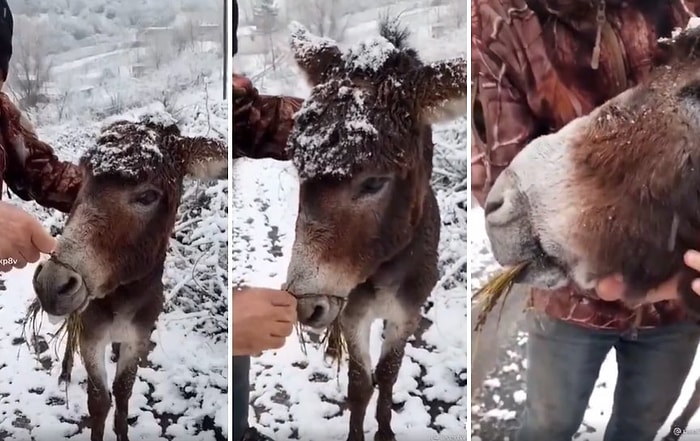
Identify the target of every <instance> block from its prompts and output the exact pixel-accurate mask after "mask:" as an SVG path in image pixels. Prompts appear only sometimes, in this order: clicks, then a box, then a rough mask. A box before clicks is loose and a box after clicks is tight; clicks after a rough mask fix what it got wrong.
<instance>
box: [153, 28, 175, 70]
mask: <svg viewBox="0 0 700 441" xmlns="http://www.w3.org/2000/svg"><path fill="white" fill-rule="evenodd" d="M146 58H147V60H148V61H150V64H151V65H152V66H153V67H154V68H155V69H160V68H161V67H163V65H164V64H166V63H167V62H169V61H172V60H173V58H175V50H174V48H173V41H171V40H168V39H167V38H166V37H165V36H163V35H158V36H156V37H155V38H154V39H153V40H152V41H151V42H150V44H149V46H148V49H147V52H146Z"/></svg>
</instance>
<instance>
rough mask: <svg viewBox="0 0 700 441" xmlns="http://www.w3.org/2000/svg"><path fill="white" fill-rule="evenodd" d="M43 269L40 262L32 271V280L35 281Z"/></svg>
mask: <svg viewBox="0 0 700 441" xmlns="http://www.w3.org/2000/svg"><path fill="white" fill-rule="evenodd" d="M43 269H44V262H41V263H40V264H39V265H37V266H36V269H35V270H34V280H36V278H37V277H39V274H40V273H41V270H43Z"/></svg>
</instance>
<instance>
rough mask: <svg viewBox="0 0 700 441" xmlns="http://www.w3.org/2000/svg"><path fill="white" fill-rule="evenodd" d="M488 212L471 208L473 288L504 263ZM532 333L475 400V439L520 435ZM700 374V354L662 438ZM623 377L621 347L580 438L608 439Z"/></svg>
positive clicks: (698, 427) (521, 336) (507, 353)
mask: <svg viewBox="0 0 700 441" xmlns="http://www.w3.org/2000/svg"><path fill="white" fill-rule="evenodd" d="M483 219H484V212H483V210H482V209H480V208H476V209H472V210H470V212H469V254H470V257H471V263H470V269H471V274H472V279H473V285H472V290H474V291H475V290H476V289H478V288H479V286H481V285H482V284H483V283H484V282H485V279H486V278H487V277H488V275H489V274H490V273H491V272H493V271H494V270H495V269H497V268H498V267H499V266H498V264H497V263H496V261H495V260H494V258H493V256H492V254H491V251H490V248H489V243H488V239H487V237H486V232H485V230H484V220H483ZM526 344H527V333H525V332H518V335H517V336H515V337H514V338H513V339H512V341H510V342H508V344H507V345H506V346H505V347H504V348H503V355H502V356H501V359H500V362H499V364H498V366H497V367H496V368H495V371H494V372H493V373H492V375H491V377H490V378H489V379H487V380H486V383H485V386H486V387H485V392H484V393H483V394H482V396H479V397H474V398H473V399H472V408H471V418H472V420H471V432H472V440H474V441H508V440H514V439H515V429H516V428H517V427H518V418H519V417H520V415H521V413H522V410H523V407H524V403H525V398H526V396H527V391H526V389H525V383H524V374H525V369H526V366H527V360H526V357H525V345H526ZM698 378H700V353H699V354H698V356H697V357H696V359H695V363H694V364H693V367H692V369H691V372H690V374H689V375H688V379H687V380H686V383H685V385H684V386H683V390H682V392H681V394H680V396H679V398H678V401H677V402H676V405H675V406H674V408H673V411H672V412H671V415H670V416H669V420H668V421H666V423H665V424H664V425H663V427H662V428H661V430H660V431H659V434H658V437H657V440H658V439H660V438H661V437H663V436H665V435H666V434H667V433H668V431H669V430H670V428H671V422H672V421H673V420H674V419H675V418H676V417H678V415H679V414H680V412H681V411H682V409H683V407H684V406H685V404H686V403H687V402H688V398H689V397H690V394H691V393H692V392H693V388H694V386H695V381H696V380H697V379H698ZM616 380H617V362H616V360H615V351H614V350H613V351H611V352H610V353H609V354H608V356H607V358H606V359H605V362H604V363H603V365H602V367H601V370H600V375H599V377H598V381H597V382H596V385H595V388H594V389H593V394H592V395H591V398H590V401H589V403H588V409H587V410H586V413H585V415H584V418H583V423H582V424H581V427H580V428H579V431H578V434H577V436H576V437H575V439H576V440H577V441H600V440H602V436H603V432H604V430H605V426H606V424H607V423H608V420H609V419H610V412H611V410H612V403H613V395H614V390H615V383H616ZM682 440H684V441H685V440H687V441H697V440H700V415H698V416H697V417H696V418H695V419H694V420H691V422H690V425H689V426H688V429H687V432H686V433H685V434H684V435H683V437H682Z"/></svg>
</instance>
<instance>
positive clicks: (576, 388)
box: [516, 311, 700, 441]
mask: <svg viewBox="0 0 700 441" xmlns="http://www.w3.org/2000/svg"><path fill="white" fill-rule="evenodd" d="M527 326H528V330H529V338H528V343H527V363H528V366H527V374H526V383H527V401H526V403H525V404H526V405H525V412H524V415H523V420H522V426H521V427H520V429H519V430H518V433H517V435H516V441H571V439H572V437H573V436H574V434H575V433H576V431H577V430H578V428H579V427H580V425H581V422H582V420H583V416H584V413H585V411H586V408H587V406H588V401H589V399H590V397H591V393H592V392H593V388H594V386H595V383H596V380H597V379H598V374H599V372H600V367H601V365H602V364H603V361H604V360H605V357H606V356H607V354H608V353H609V352H610V350H611V349H612V348H615V350H616V352H617V363H618V378H617V385H616V387H615V395H614V401H613V403H612V405H613V407H612V414H611V416H610V421H609V422H608V425H607V428H606V429H605V435H604V438H603V441H631V440H634V441H653V440H654V438H655V437H656V433H657V432H658V431H659V429H660V428H661V426H662V425H663V423H664V422H665V421H666V419H667V418H668V415H669V413H670V412H671V409H672V408H673V405H674V404H675V402H676V400H677V399H678V394H679V393H680V391H681V388H682V387H683V383H684V382H685V379H686V377H687V375H688V372H689V371H690V368H691V366H692V364H693V360H694V358H695V351H696V349H697V346H698V341H700V326H698V325H695V324H691V323H683V324H676V325H670V326H665V327H660V328H657V329H648V330H639V331H638V333H637V335H636V336H631V335H626V334H622V333H619V332H615V331H607V330H594V329H588V328H584V327H581V326H577V325H574V324H570V323H566V322H563V321H561V320H556V319H553V318H550V317H548V316H546V315H544V314H543V313H538V312H534V311H531V312H530V313H529V316H528V318H527Z"/></svg>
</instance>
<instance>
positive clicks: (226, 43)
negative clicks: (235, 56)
mask: <svg viewBox="0 0 700 441" xmlns="http://www.w3.org/2000/svg"><path fill="white" fill-rule="evenodd" d="M228 2H229V0H224V17H223V20H224V75H223V77H224V100H226V95H227V93H226V91H227V89H228V88H227V87H226V79H227V78H228V70H227V69H228V22H229V20H228Z"/></svg>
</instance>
